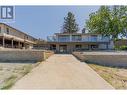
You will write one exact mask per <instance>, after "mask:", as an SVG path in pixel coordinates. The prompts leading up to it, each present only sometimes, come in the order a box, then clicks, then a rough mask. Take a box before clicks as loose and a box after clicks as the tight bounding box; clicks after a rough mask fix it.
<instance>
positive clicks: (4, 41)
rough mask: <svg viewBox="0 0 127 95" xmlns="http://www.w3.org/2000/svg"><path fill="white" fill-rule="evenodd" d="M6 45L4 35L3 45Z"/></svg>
mask: <svg viewBox="0 0 127 95" xmlns="http://www.w3.org/2000/svg"><path fill="white" fill-rule="evenodd" d="M4 46H5V38H4V37H3V47H4Z"/></svg>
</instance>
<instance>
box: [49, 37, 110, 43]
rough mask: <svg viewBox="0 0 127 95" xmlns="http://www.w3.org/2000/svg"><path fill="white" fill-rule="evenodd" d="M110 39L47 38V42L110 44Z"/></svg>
mask: <svg viewBox="0 0 127 95" xmlns="http://www.w3.org/2000/svg"><path fill="white" fill-rule="evenodd" d="M109 40H110V38H108V37H105V38H97V37H96V38H95V37H94V38H92V37H89V38H86V39H82V38H72V39H69V38H64V39H63V38H62V39H60V38H59V39H58V38H56V37H54V36H53V37H52V36H50V37H47V41H48V42H109Z"/></svg>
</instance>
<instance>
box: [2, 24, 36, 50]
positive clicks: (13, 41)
mask: <svg viewBox="0 0 127 95" xmlns="http://www.w3.org/2000/svg"><path fill="white" fill-rule="evenodd" d="M36 40H37V39H35V38H34V37H32V36H30V35H28V34H26V33H23V32H21V31H19V30H17V29H15V28H13V27H11V26H9V25H7V24H4V23H0V48H18V49H23V48H24V49H29V48H32V47H33V45H34V44H36Z"/></svg>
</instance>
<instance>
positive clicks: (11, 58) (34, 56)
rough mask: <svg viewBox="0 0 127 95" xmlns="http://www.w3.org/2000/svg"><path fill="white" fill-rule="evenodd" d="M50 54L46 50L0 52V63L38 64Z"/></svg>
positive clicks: (50, 53)
mask: <svg viewBox="0 0 127 95" xmlns="http://www.w3.org/2000/svg"><path fill="white" fill-rule="evenodd" d="M52 54H53V52H52V51H46V50H43V51H42V50H0V62H38V61H43V60H45V59H46V58H48V57H49V56H51V55H52Z"/></svg>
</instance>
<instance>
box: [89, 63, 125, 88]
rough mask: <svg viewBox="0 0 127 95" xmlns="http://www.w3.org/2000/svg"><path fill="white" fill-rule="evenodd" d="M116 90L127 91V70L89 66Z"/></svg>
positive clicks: (95, 65)
mask: <svg viewBox="0 0 127 95" xmlns="http://www.w3.org/2000/svg"><path fill="white" fill-rule="evenodd" d="M88 65H89V66H90V67H91V68H93V69H94V70H95V71H96V72H97V73H98V74H99V75H100V76H101V77H102V78H104V79H105V80H106V81H107V82H109V83H110V84H111V85H112V86H113V87H114V88H116V89H127V69H125V68H118V67H107V66H101V65H97V64H88Z"/></svg>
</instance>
